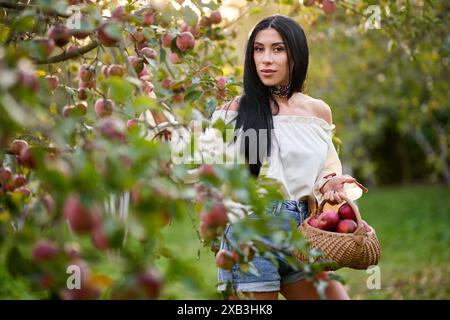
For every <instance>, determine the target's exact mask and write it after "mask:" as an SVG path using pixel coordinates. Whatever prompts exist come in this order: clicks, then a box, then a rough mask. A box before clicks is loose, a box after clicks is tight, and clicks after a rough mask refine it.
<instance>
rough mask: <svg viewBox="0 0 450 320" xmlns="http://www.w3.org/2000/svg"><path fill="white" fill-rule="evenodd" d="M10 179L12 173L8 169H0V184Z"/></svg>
mask: <svg viewBox="0 0 450 320" xmlns="http://www.w3.org/2000/svg"><path fill="white" fill-rule="evenodd" d="M11 179H12V171H11V169H10V168H8V167H0V182H5V181H8V180H11Z"/></svg>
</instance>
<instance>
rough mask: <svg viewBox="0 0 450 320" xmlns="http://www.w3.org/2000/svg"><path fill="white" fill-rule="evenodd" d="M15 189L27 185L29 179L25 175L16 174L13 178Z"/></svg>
mask: <svg viewBox="0 0 450 320" xmlns="http://www.w3.org/2000/svg"><path fill="white" fill-rule="evenodd" d="M13 184H14V187H16V188H19V187H22V186H24V185H26V184H27V178H26V177H25V176H24V175H23V174H16V175H15V176H14V178H13Z"/></svg>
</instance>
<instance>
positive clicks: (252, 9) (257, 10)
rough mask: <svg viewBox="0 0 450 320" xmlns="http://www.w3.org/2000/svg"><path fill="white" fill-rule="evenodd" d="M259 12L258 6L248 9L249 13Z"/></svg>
mask: <svg viewBox="0 0 450 320" xmlns="http://www.w3.org/2000/svg"><path fill="white" fill-rule="evenodd" d="M260 12H261V8H260V7H254V8H251V9H250V14H251V15H254V14H258V13H260Z"/></svg>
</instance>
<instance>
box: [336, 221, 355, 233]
mask: <svg viewBox="0 0 450 320" xmlns="http://www.w3.org/2000/svg"><path fill="white" fill-rule="evenodd" d="M357 227H358V225H357V224H356V222H355V221H353V220H351V219H344V220H341V221H339V223H338V225H337V227H336V231H337V232H339V233H353V232H355V230H356V228H357Z"/></svg>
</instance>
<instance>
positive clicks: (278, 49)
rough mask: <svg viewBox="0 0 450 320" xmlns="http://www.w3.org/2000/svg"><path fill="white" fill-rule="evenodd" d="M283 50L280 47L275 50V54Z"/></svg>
mask: <svg viewBox="0 0 450 320" xmlns="http://www.w3.org/2000/svg"><path fill="white" fill-rule="evenodd" d="M283 50H284V48H282V47H278V48H275V51H276V52H279V51H283Z"/></svg>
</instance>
